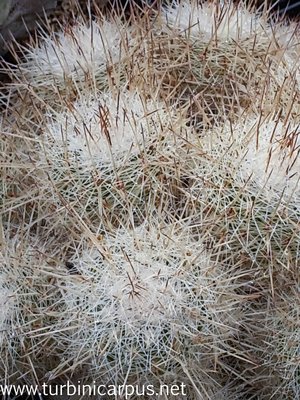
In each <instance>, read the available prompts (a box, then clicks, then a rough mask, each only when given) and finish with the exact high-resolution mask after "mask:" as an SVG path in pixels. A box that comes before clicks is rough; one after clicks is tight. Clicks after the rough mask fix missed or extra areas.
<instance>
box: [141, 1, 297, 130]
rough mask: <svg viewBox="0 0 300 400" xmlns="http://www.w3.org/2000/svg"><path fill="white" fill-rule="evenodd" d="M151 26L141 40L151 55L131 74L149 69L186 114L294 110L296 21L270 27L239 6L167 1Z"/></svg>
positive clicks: (206, 119)
mask: <svg viewBox="0 0 300 400" xmlns="http://www.w3.org/2000/svg"><path fill="white" fill-rule="evenodd" d="M155 31H156V32H157V33H156V36H155V40H154V39H153V38H152V36H151V35H152V33H151V34H149V37H148V39H147V40H145V41H144V44H142V45H141V46H142V47H143V46H144V47H145V53H146V52H147V51H148V52H149V49H151V50H150V53H151V55H152V58H151V61H150V62H149V59H148V58H147V60H145V62H144V63H143V62H141V63H137V65H136V69H137V71H140V73H138V72H137V73H136V75H137V76H139V75H143V72H141V71H144V74H145V76H150V75H151V73H152V74H153V79H156V80H157V82H158V83H157V84H158V85H159V87H160V90H161V93H162V95H164V96H165V97H166V98H168V99H169V100H170V101H172V100H174V98H176V101H177V102H178V100H180V102H181V103H182V102H185V103H188V104H190V114H191V118H192V119H193V118H196V119H197V118H198V119H200V120H202V123H204V124H206V125H207V124H208V123H209V124H211V123H215V122H217V121H219V120H220V119H223V120H224V119H225V118H238V117H239V116H240V115H241V114H243V112H244V111H245V109H246V110H247V111H249V112H250V110H252V111H254V112H256V113H260V112H264V113H266V112H269V113H270V112H274V113H278V112H279V110H280V109H281V114H282V116H284V117H285V116H286V115H289V112H290V109H292V112H293V114H295V115H297V114H298V109H299V108H297V107H299V100H298V98H297V96H295V90H294V88H295V85H296V86H297V90H299V80H298V82H296V81H297V79H296V77H297V74H298V77H299V73H298V72H297V68H296V65H297V60H298V59H297V57H296V58H293V57H290V55H291V53H292V52H294V51H295V47H296V48H297V49H299V43H298V42H299V40H298V39H297V38H298V35H297V34H296V30H295V29H294V27H289V28H288V27H282V28H281V25H280V24H278V26H276V29H274V27H273V26H271V24H270V23H268V22H267V21H266V18H265V16H262V17H258V16H256V15H254V14H251V13H249V11H247V9H246V8H245V7H243V6H233V5H231V4H228V3H224V4H223V5H220V4H219V3H216V2H214V3H213V2H205V3H204V4H201V5H199V4H197V3H196V2H193V1H191V2H189V1H185V2H180V3H179V4H178V5H176V4H175V5H171V6H169V7H166V8H165V10H164V11H163V19H162V20H160V19H158V22H156V25H155ZM154 34H155V33H154ZM281 34H282V36H284V37H285V40H283V39H282V40H281ZM146 36H147V32H144V37H146ZM147 65H149V66H150V68H149V67H148V68H147ZM170 65H172V68H170ZM144 80H146V78H144ZM221 93H222V95H221ZM279 93H280V95H279ZM180 102H179V104H180Z"/></svg>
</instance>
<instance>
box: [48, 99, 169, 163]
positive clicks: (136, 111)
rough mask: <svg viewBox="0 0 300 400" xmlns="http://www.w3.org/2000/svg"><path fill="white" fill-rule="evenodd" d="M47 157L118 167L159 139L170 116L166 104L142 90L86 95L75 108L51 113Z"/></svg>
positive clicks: (74, 105) (77, 102)
mask: <svg viewBox="0 0 300 400" xmlns="http://www.w3.org/2000/svg"><path fill="white" fill-rule="evenodd" d="M47 119H48V121H47V126H46V127H45V133H46V134H45V157H47V159H48V160H50V159H53V160H55V159H56V158H57V157H58V158H59V157H60V156H62V155H63V154H64V155H65V154H68V160H69V161H70V162H71V160H72V159H73V160H74V161H75V160H76V161H75V162H76V163H78V165H80V166H81V167H91V166H93V165H94V166H95V165H97V166H98V167H100V168H105V167H107V168H109V169H113V168H116V167H117V166H118V165H120V164H121V165H122V164H123V163H124V161H125V160H126V159H127V158H128V157H130V156H131V155H137V154H138V153H139V152H140V151H141V150H142V149H143V148H144V146H145V145H147V144H148V143H149V142H152V141H154V140H155V139H156V138H157V139H159V134H160V133H162V132H160V127H162V126H168V124H169V123H170V115H169V113H168V111H167V110H166V109H165V107H163V104H162V103H159V102H155V101H151V100H150V99H149V100H146V99H145V100H143V97H142V96H141V95H140V94H139V93H138V92H136V93H134V92H129V91H122V92H120V93H119V95H117V96H114V95H112V94H111V93H101V94H99V95H98V96H97V97H96V98H95V97H92V96H89V97H88V96H82V97H81V99H79V100H78V101H76V102H75V103H74V104H73V106H72V108H71V109H69V110H67V111H65V112H63V113H60V114H59V113H57V114H52V115H49V116H48V118H47Z"/></svg>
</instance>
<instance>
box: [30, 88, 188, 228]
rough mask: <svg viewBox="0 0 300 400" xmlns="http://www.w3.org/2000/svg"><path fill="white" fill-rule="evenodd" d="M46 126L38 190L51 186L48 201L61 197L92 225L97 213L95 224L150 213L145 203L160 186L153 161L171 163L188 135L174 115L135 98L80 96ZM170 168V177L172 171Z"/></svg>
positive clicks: (158, 104) (135, 94)
mask: <svg viewBox="0 0 300 400" xmlns="http://www.w3.org/2000/svg"><path fill="white" fill-rule="evenodd" d="M44 123H45V125H44V126H43V127H41V130H42V132H43V135H41V139H40V146H39V147H40V150H39V151H38V153H40V155H39V160H37V162H36V167H37V168H36V171H35V172H36V174H35V173H34V174H33V175H32V176H33V177H34V176H36V177H37V180H36V184H37V185H38V186H39V187H40V188H41V189H42V190H43V187H44V188H45V190H49V180H50V189H51V188H52V195H51V197H53V195H54V197H56V198H57V199H58V202H60V200H61V199H60V198H61V197H62V198H63V199H64V201H65V202H67V203H69V204H70V205H71V206H75V208H76V209H77V210H79V212H80V215H81V216H82V218H86V217H89V218H90V222H89V223H91V222H93V217H92V216H96V215H97V213H98V218H96V220H98V219H99V216H100V215H101V216H102V217H103V215H105V213H106V212H107V213H108V214H109V215H111V217H112V218H114V219H118V217H120V218H122V215H123V217H125V215H127V211H128V212H129V211H130V209H131V208H132V209H135V213H136V214H139V212H141V214H143V211H142V210H143V209H145V207H147V206H149V207H150V209H153V207H154V208H155V205H154V204H152V203H151V201H150V200H151V199H150V197H151V196H149V199H148V200H147V198H146V196H147V193H148V192H149V190H150V189H152V190H153V191H154V189H155V187H156V186H159V185H160V183H159V179H158V178H157V176H158V175H161V174H162V172H161V169H162V168H163V167H160V165H159V163H158V157H161V158H162V157H163V156H164V157H165V159H167V157H169V158H170V160H171V157H172V155H171V152H172V147H174V143H175V142H176V140H177V141H179V140H180V137H181V135H182V131H183V130H184V129H187V128H186V127H185V121H184V119H183V118H182V117H181V116H180V114H179V113H175V112H174V111H173V110H172V109H171V108H168V107H166V106H165V105H164V104H163V103H162V102H158V101H156V100H155V99H154V100H151V98H144V96H142V95H141V94H140V93H139V92H138V91H136V92H129V91H120V93H119V94H118V95H117V96H114V95H113V94H111V93H102V94H98V96H97V97H93V96H91V97H90V98H88V96H85V97H84V96H83V97H82V98H81V99H80V101H77V102H76V103H74V104H73V107H72V108H70V109H69V110H67V111H64V112H62V113H52V114H51V113H49V114H48V116H47V117H46V118H45V121H44ZM168 153H170V154H169V155H168ZM165 164H170V161H165ZM168 169H169V171H170V173H172V171H173V167H172V165H170V166H169V167H168ZM45 172H46V173H47V176H48V178H47V177H46V181H45V179H44V175H43V173H45ZM45 183H46V185H45ZM135 207H136V208H135ZM126 210H127V211H126ZM139 218H140V217H139ZM143 218H144V217H143ZM108 219H109V218H108ZM102 221H104V220H103V218H102Z"/></svg>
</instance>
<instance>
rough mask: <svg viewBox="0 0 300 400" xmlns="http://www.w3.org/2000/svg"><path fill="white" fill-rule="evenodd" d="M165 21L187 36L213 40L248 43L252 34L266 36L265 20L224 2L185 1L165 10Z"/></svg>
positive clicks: (244, 9)
mask: <svg viewBox="0 0 300 400" xmlns="http://www.w3.org/2000/svg"><path fill="white" fill-rule="evenodd" d="M163 18H164V19H165V22H166V24H167V25H169V26H172V27H174V28H176V29H177V30H179V31H180V32H181V33H182V34H184V35H192V36H199V35H201V36H202V37H205V39H206V40H210V39H211V38H213V36H215V39H221V40H232V39H234V40H237V41H242V40H244V39H248V38H249V36H251V35H253V33H256V34H258V33H260V34H264V26H263V24H262V20H260V19H259V18H258V17H257V15H255V14H254V13H251V12H250V11H249V10H248V9H247V8H246V7H243V6H241V5H239V6H237V5H233V3H228V4H227V3H225V2H217V3H216V2H204V3H203V2H202V3H199V2H196V1H193V0H184V1H182V2H175V3H174V4H172V5H170V6H167V7H165V9H164V12H163Z"/></svg>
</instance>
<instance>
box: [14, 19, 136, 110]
mask: <svg viewBox="0 0 300 400" xmlns="http://www.w3.org/2000/svg"><path fill="white" fill-rule="evenodd" d="M102 19H103V17H102ZM40 36H41V37H40V38H39V42H38V44H34V45H31V46H29V47H27V48H26V49H24V51H23V57H22V58H21V60H20V62H19V64H18V68H17V70H16V71H15V72H14V73H15V74H16V75H17V79H18V80H19V82H20V84H21V85H22V84H24V85H25V86H26V85H30V88H31V91H33V92H34V93H35V95H36V96H38V97H39V98H40V99H41V100H42V101H52V104H54V103H55V101H56V102H57V96H63V97H65V96H66V91H67V93H68V91H69V93H70V94H72V96H74V93H75V92H77V93H78V92H79V93H80V92H81V93H82V91H83V90H84V88H86V87H88V88H89V90H90V91H91V87H92V88H97V87H99V88H100V89H107V88H108V87H109V85H110V81H111V80H114V83H117V81H118V79H119V78H120V77H119V73H120V71H118V72H116V71H114V67H113V66H114V64H115V63H117V61H119V60H120V59H121V58H122V57H125V55H126V53H125V49H126V43H127V38H128V37H129V36H130V27H128V26H127V25H126V24H125V23H122V22H121V20H119V21H108V20H107V19H104V20H103V21H100V20H98V21H97V22H96V21H90V23H87V22H85V21H81V22H80V21H78V22H77V24H76V25H75V26H72V27H70V28H69V29H65V28H63V27H62V30H61V31H60V32H59V33H56V34H53V35H49V33H46V32H44V33H43V32H40ZM55 99H56V100H55ZM65 100H66V99H65ZM61 102H62V103H63V99H62V100H61Z"/></svg>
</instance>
